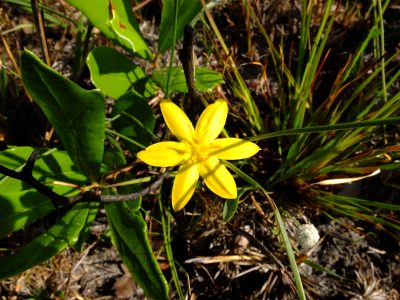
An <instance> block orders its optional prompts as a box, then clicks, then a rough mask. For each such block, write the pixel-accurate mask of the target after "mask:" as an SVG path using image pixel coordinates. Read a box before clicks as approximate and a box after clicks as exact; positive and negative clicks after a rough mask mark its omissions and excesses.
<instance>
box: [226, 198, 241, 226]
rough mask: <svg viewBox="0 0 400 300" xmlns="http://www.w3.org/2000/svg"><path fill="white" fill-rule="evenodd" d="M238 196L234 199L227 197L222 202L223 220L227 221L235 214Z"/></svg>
mask: <svg viewBox="0 0 400 300" xmlns="http://www.w3.org/2000/svg"><path fill="white" fill-rule="evenodd" d="M238 204H239V198H236V199H228V200H226V201H225V203H224V209H223V212H222V216H223V218H224V222H229V220H230V219H232V217H233V216H234V215H235V213H236V210H237V208H238Z"/></svg>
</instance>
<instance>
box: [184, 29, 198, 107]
mask: <svg viewBox="0 0 400 300" xmlns="http://www.w3.org/2000/svg"><path fill="white" fill-rule="evenodd" d="M194 37H195V31H194V29H193V27H190V26H189V25H187V26H185V29H184V37H183V47H182V49H181V50H180V51H179V58H180V60H181V63H182V67H183V71H184V72H185V78H186V84H187V87H188V92H189V97H190V99H191V100H192V101H196V102H197V103H199V102H200V101H201V97H202V96H201V94H200V93H199V91H198V90H197V89H196V84H195V68H194V52H193V44H194Z"/></svg>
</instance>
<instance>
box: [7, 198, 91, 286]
mask: <svg viewBox="0 0 400 300" xmlns="http://www.w3.org/2000/svg"><path fill="white" fill-rule="evenodd" d="M89 207H90V203H89V202H81V203H78V204H76V205H75V206H74V207H73V208H71V209H70V210H69V211H68V212H67V213H66V214H65V215H64V216H63V217H62V219H61V220H60V221H59V222H57V223H56V224H55V225H53V226H52V227H51V228H50V229H49V230H48V231H47V232H46V233H44V234H42V235H40V236H39V237H37V238H35V239H34V240H33V241H31V242H30V243H28V244H27V245H25V246H23V247H22V248H21V249H19V250H17V251H15V252H14V253H13V254H11V255H4V256H1V257H0V265H1V268H0V279H4V278H8V277H10V276H13V275H16V274H18V273H21V272H23V271H25V270H27V269H29V268H32V267H34V266H36V265H38V264H40V263H42V262H44V261H46V260H48V259H50V258H51V257H53V256H54V255H56V254H57V253H59V252H60V251H62V250H64V249H65V248H66V247H67V246H72V245H74V244H75V243H76V242H77V241H78V237H79V234H80V232H81V230H82V229H83V228H84V226H85V223H86V218H87V216H88V212H89Z"/></svg>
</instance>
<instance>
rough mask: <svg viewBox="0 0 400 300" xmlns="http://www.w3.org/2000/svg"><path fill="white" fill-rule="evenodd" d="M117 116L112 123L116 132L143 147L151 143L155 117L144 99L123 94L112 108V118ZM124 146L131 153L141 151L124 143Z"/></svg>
mask: <svg viewBox="0 0 400 300" xmlns="http://www.w3.org/2000/svg"><path fill="white" fill-rule="evenodd" d="M117 115H120V116H119V118H117V119H116V120H115V121H113V123H112V125H113V128H115V130H116V131H118V132H119V133H121V134H123V135H124V136H126V137H129V138H130V139H132V140H134V141H136V142H137V143H138V144H140V145H143V146H147V145H148V144H149V143H150V142H151V139H152V136H153V134H152V132H153V129H154V125H155V117H154V113H153V110H152V109H151V108H150V106H149V105H148V103H147V101H146V100H145V99H143V98H142V97H141V96H139V95H136V94H133V93H127V94H125V95H124V96H122V97H121V98H120V99H118V101H117V103H116V105H115V107H114V110H113V116H117ZM125 145H126V147H127V148H128V149H129V150H130V151H131V152H132V153H136V152H137V151H138V150H140V149H141V148H139V147H138V146H137V145H135V144H133V143H129V142H126V143H125Z"/></svg>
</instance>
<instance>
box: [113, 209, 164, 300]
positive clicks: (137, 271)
mask: <svg viewBox="0 0 400 300" xmlns="http://www.w3.org/2000/svg"><path fill="white" fill-rule="evenodd" d="M106 213H107V217H108V221H109V224H110V228H111V233H112V238H113V241H114V244H115V246H116V247H117V249H118V252H119V255H120V256H121V259H122V261H123V262H124V264H125V265H126V266H127V268H128V270H129V271H130V273H131V274H132V277H133V278H134V279H135V281H136V282H137V283H138V284H139V285H140V286H141V288H142V289H143V290H144V292H145V293H146V295H147V296H148V297H150V298H152V299H157V300H162V299H168V285H167V281H166V280H165V278H164V275H163V274H162V272H161V270H160V267H159V265H158V263H157V260H156V259H155V257H154V255H153V251H152V249H151V246H150V243H149V240H148V237H147V226H146V222H145V221H144V220H143V217H142V215H141V214H140V212H139V211H132V210H130V209H129V207H128V205H127V204H126V203H124V202H117V203H110V204H107V205H106Z"/></svg>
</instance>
